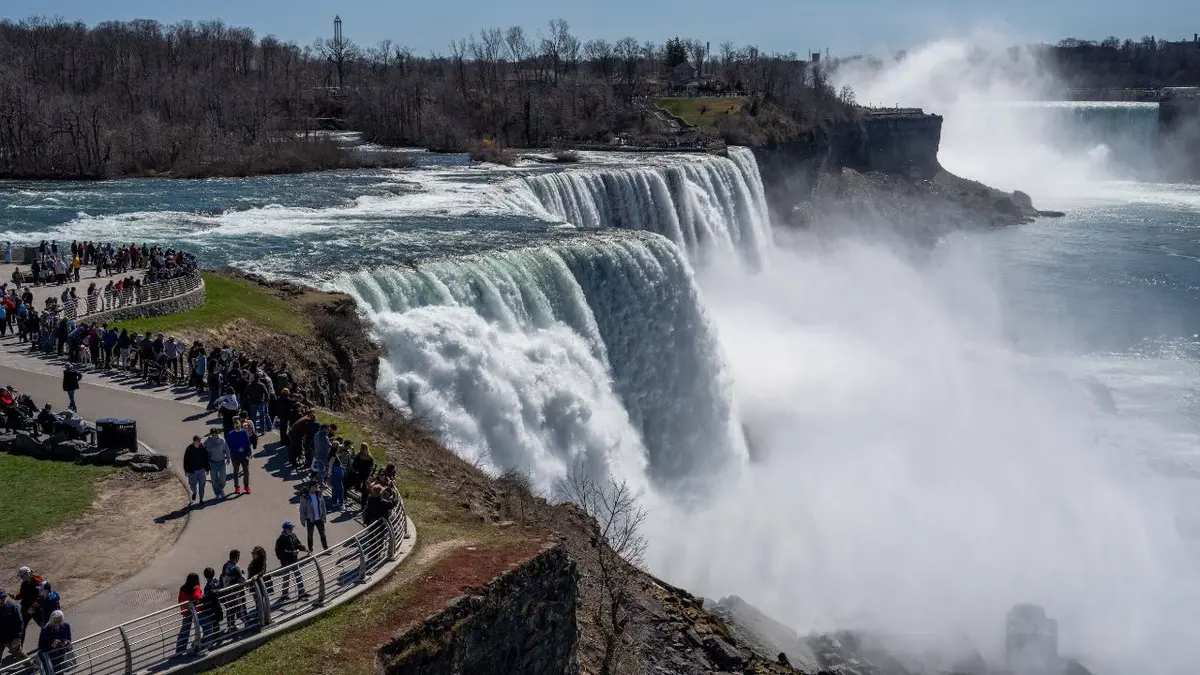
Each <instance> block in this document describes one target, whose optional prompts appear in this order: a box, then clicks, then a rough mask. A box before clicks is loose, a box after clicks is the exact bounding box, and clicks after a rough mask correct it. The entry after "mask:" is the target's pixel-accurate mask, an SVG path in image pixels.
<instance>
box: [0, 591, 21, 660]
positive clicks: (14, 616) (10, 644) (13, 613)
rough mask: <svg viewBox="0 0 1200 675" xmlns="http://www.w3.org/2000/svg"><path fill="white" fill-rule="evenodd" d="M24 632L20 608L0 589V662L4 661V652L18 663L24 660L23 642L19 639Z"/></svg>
mask: <svg viewBox="0 0 1200 675" xmlns="http://www.w3.org/2000/svg"><path fill="white" fill-rule="evenodd" d="M24 630H25V625H24V623H23V622H22V621H21V606H20V605H18V604H17V603H15V602H13V601H12V600H11V599H9V597H8V593H7V592H5V590H4V589H3V588H0V662H2V661H4V652H6V651H7V652H8V653H9V654H10V655H11V656H13V657H14V658H16V660H18V661H23V660H24V659H25V647H24V644H23V643H24V640H22V639H21V637H22V636H21V634H22V633H23V632H24Z"/></svg>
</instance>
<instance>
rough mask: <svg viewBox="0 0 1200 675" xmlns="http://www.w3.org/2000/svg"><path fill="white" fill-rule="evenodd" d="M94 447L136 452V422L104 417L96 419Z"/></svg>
mask: <svg viewBox="0 0 1200 675" xmlns="http://www.w3.org/2000/svg"><path fill="white" fill-rule="evenodd" d="M96 447H98V448H100V449H102V450H103V449H106V448H120V449H124V450H128V451H130V452H137V449H138V442H137V422H135V421H134V420H119V419H116V418H114V417H105V418H104V419H99V420H96Z"/></svg>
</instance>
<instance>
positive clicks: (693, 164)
mask: <svg viewBox="0 0 1200 675" xmlns="http://www.w3.org/2000/svg"><path fill="white" fill-rule="evenodd" d="M509 189H510V190H511V191H512V194H511V195H510V198H511V199H512V203H513V204H514V206H515V207H516V208H519V209H522V210H528V211H530V212H533V213H536V214H539V215H546V216H549V217H552V218H555V219H558V220H562V221H565V222H568V223H571V224H573V225H576V226H578V227H583V228H609V227H615V228H624V229H631V230H646V231H649V232H655V233H657V234H661V235H663V236H664V237H666V238H668V239H670V240H671V241H673V242H675V244H676V245H678V246H680V247H681V248H683V249H684V250H686V251H688V253H689V255H692V256H704V255H730V254H734V253H740V254H741V255H742V256H743V258H744V259H745V260H746V261H747V263H749V264H751V265H752V266H755V267H757V266H760V265H762V263H763V262H764V261H765V259H766V254H767V251H768V250H769V249H770V248H771V246H772V241H771V229H770V221H769V218H768V213H767V202H766V197H765V196H764V194H763V184H762V178H761V176H760V175H759V173H758V164H757V162H755V160H754V155H753V153H752V152H751V151H750V150H749V149H747V148H738V147H734V148H730V149H729V157H728V158H725V157H719V156H715V155H697V156H694V157H688V158H687V159H686V161H678V162H672V163H665V164H661V165H651V166H642V167H634V168H626V167H620V168H618V167H611V168H608V167H606V168H594V169H588V168H583V169H578V170H576V169H568V170H563V171H556V172H553V173H543V174H538V175H535V176H528V177H525V178H523V179H521V180H520V181H518V182H517V183H516V184H515V185H512V186H510V187H509Z"/></svg>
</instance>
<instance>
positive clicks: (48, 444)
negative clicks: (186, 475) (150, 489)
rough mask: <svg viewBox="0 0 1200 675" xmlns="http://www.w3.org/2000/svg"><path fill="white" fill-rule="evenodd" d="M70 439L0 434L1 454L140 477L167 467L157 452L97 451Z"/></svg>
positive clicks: (62, 435) (59, 435)
mask: <svg viewBox="0 0 1200 675" xmlns="http://www.w3.org/2000/svg"><path fill="white" fill-rule="evenodd" d="M72 436H73V434H67V433H65V432H59V433H57V434H54V435H52V436H44V437H34V436H33V435H32V434H30V433H28V432H25V431H18V432H16V433H7V434H0V452H7V453H9V454H11V455H19V456H24V457H33V458H34V459H44V460H48V461H57V462H75V463H77V464H88V465H91V466H131V467H132V468H133V469H134V470H135V471H139V472H142V473H150V472H157V471H164V470H166V468H167V466H168V465H169V461H168V459H167V456H166V455H160V454H158V453H156V452H149V451H140V452H136V453H129V452H125V451H124V450H122V449H120V448H98V447H96V446H95V445H93V444H92V443H91V442H90V441H88V440H85V439H83V438H78V437H72Z"/></svg>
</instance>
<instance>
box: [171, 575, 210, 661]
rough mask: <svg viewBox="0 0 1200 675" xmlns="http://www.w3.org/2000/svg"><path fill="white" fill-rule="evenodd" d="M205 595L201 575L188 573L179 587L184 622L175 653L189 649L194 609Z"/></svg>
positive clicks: (181, 613)
mask: <svg viewBox="0 0 1200 675" xmlns="http://www.w3.org/2000/svg"><path fill="white" fill-rule="evenodd" d="M202 597H204V589H202V588H201V587H200V575H199V574H196V573H195V572H192V573H191V574H188V575H187V581H185V582H183V585H182V586H180V587H179V604H180V608H179V613H180V615H181V616H182V617H183V623H181V624H180V625H179V638H178V639H177V640H175V653H176V654H182V653H184V652H185V651H187V646H188V638H189V637H190V636H191V634H192V611H193V609H194V608H195V606H196V603H198V602H200V598H202Z"/></svg>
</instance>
